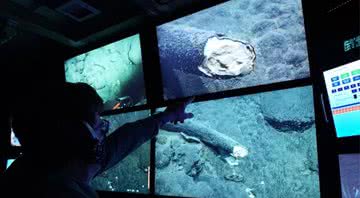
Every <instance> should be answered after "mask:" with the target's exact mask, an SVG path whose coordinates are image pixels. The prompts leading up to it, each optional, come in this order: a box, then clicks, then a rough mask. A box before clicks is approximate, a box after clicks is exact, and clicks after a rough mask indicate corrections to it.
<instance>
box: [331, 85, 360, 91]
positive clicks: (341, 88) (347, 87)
mask: <svg viewBox="0 0 360 198" xmlns="http://www.w3.org/2000/svg"><path fill="white" fill-rule="evenodd" d="M358 87H360V83H358ZM350 88H351V89H352V90H351V92H352V93H356V92H357V89H353V88H356V84H352V85H350V87H349V86H348V85H347V86H344V87H339V88H337V89H333V90H331V93H336V92H340V91H343V90H348V89H350ZM359 92H360V88H359Z"/></svg>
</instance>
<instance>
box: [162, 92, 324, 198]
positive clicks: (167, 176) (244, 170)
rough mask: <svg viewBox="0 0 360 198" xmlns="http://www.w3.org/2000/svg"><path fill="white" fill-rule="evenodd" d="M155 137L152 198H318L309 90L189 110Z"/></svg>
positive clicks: (211, 103)
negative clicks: (188, 114) (155, 196)
mask: <svg viewBox="0 0 360 198" xmlns="http://www.w3.org/2000/svg"><path fill="white" fill-rule="evenodd" d="M187 111H188V112H192V113H193V114H194V118H192V119H190V120H186V121H185V122H184V123H183V124H180V123H179V124H177V125H174V124H166V125H164V126H163V127H162V128H161V130H160V132H159V134H158V136H157V139H156V159H155V161H156V172H155V174H156V177H155V178H156V179H155V182H156V185H155V192H156V194H159V195H173V196H184V197H209V198H211V197H213V198H218V197H257V198H268V197H312V198H316V197H320V192H319V169H318V159H317V144H316V128H315V116H314V104H313V94H312V87H311V86H306V87H299V88H292V89H286V90H280V91H273V92H265V93H258V94H253V95H247V96H239V97H231V98H225V99H219V100H210V101H206V102H198V103H193V104H190V105H189V106H188V107H187Z"/></svg>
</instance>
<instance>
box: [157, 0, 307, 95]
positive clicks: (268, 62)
mask: <svg viewBox="0 0 360 198" xmlns="http://www.w3.org/2000/svg"><path fill="white" fill-rule="evenodd" d="M157 38H158V48H159V55H160V64H161V71H162V79H163V90H164V98H165V99H176V98H182V97H187V96H193V95H201V94H206V93H214V92H219V91H226V90H232V89H238V88H244V87H252V86H257V85H264V84H270V83H274V82H282V81H289V80H294V79H302V78H307V77H309V76H310V71H309V61H308V53H307V44H306V38H305V29H304V20H303V13H302V4H301V0H295V1H290V0H284V1H250V0H242V1H236V0H232V1H227V2H225V3H222V4H219V5H216V6H213V7H211V8H208V9H205V10H202V11H199V12H197V13H194V14H192V15H188V16H185V17H182V18H179V19H177V20H174V21H171V22H168V23H165V24H162V25H160V26H158V27H157Z"/></svg>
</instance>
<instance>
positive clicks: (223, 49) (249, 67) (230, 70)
mask: <svg viewBox="0 0 360 198" xmlns="http://www.w3.org/2000/svg"><path fill="white" fill-rule="evenodd" d="M204 56H205V59H204V61H203V63H202V64H201V65H200V66H199V70H200V71H201V72H203V73H204V74H206V75H207V76H210V77H213V76H238V75H246V74H249V73H250V72H251V71H253V69H254V66H255V58H256V54H255V50H254V48H253V47H252V46H251V45H250V44H247V43H244V42H242V41H237V40H232V39H229V38H219V37H211V38H209V39H208V41H207V43H206V45H205V48H204Z"/></svg>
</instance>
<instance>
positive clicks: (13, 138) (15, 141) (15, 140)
mask: <svg viewBox="0 0 360 198" xmlns="http://www.w3.org/2000/svg"><path fill="white" fill-rule="evenodd" d="M10 144H11V146H21V144H20V141H19V139H18V138H17V137H16V136H15V133H14V131H13V129H11V136H10Z"/></svg>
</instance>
